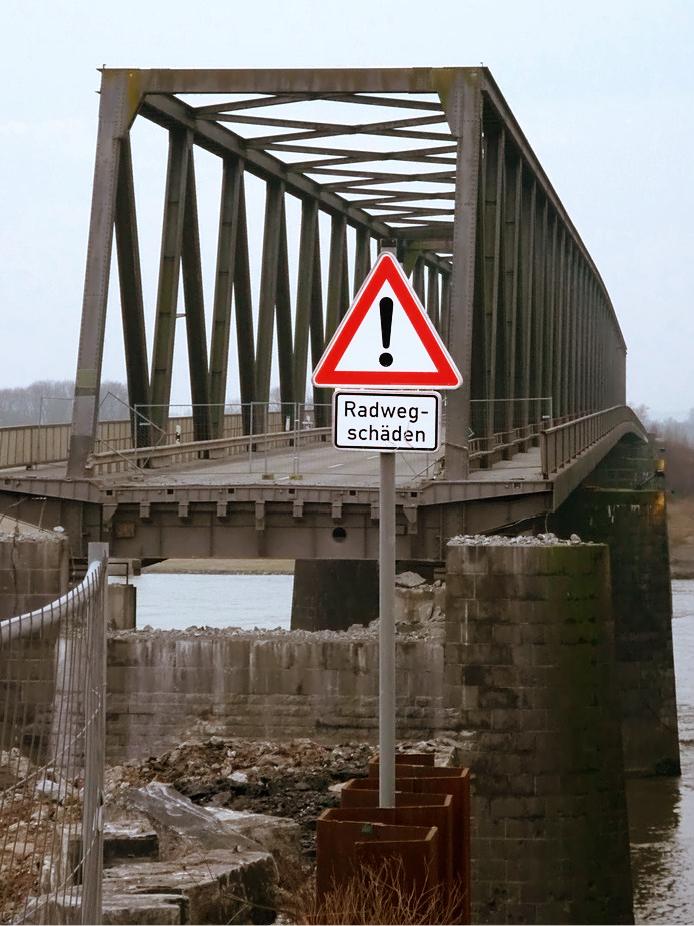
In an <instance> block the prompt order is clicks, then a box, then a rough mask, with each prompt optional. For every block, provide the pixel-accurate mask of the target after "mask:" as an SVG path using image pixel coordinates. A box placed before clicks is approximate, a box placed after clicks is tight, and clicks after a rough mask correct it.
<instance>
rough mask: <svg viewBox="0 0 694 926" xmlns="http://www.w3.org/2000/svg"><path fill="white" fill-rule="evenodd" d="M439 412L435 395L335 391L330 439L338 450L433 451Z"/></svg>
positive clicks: (439, 418)
mask: <svg viewBox="0 0 694 926" xmlns="http://www.w3.org/2000/svg"><path fill="white" fill-rule="evenodd" d="M440 411H441V396H440V395H439V394H438V393H437V392H409V393H408V392H395V393H394V392H362V391H359V392H357V391H354V392H347V391H340V392H335V395H334V397H333V440H334V443H335V446H336V447H337V448H338V449H340V450H407V451H417V450H426V451H428V452H432V451H434V450H438V449H439V423H440V420H441V414H440Z"/></svg>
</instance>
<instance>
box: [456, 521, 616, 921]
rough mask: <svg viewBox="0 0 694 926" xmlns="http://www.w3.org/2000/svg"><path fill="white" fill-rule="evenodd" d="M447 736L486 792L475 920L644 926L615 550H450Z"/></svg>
mask: <svg viewBox="0 0 694 926" xmlns="http://www.w3.org/2000/svg"><path fill="white" fill-rule="evenodd" d="M446 582H447V591H446V644H445V673H446V677H445V703H446V715H447V718H446V719H447V726H449V727H452V728H457V729H458V730H463V731H466V740H467V743H468V747H467V753H468V754H467V756H466V757H465V758H464V759H463V762H464V764H466V765H469V766H470V767H471V768H472V770H473V772H474V779H473V816H474V820H473V834H472V861H473V884H474V885H475V888H474V896H473V904H474V911H473V920H474V921H475V922H479V923H512V922H513V923H519V922H525V923H548V922H562V923H605V922H609V923H627V922H632V901H631V873H630V861H629V844H628V835H627V812H626V801H625V792H624V770H623V760H622V746H621V728H620V722H619V710H618V700H617V685H616V681H617V680H616V672H615V666H614V628H613V622H612V611H611V600H610V579H609V563H608V552H607V549H606V548H605V547H604V546H597V545H595V546H594V545H585V544H575V545H561V544H556V543H555V544H543V543H541V542H539V541H537V540H532V541H530V542H527V543H522V542H519V543H513V544H509V542H508V541H504V540H503V539H496V538H495V539H494V540H491V542H490V543H488V544H455V543H454V544H450V545H449V547H448V560H447V579H446Z"/></svg>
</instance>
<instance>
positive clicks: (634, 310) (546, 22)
mask: <svg viewBox="0 0 694 926" xmlns="http://www.w3.org/2000/svg"><path fill="white" fill-rule="evenodd" d="M2 34H3V42H2V56H1V57H0V74H1V77H2V88H3V91H2V102H1V103H0V189H1V190H2V196H1V199H0V201H1V207H2V208H1V209H0V386H18V385H24V384H27V383H29V382H31V381H32V380H35V379H49V378H52V379H63V378H71V377H73V376H74V370H75V358H76V351H77V341H78V335H79V321H80V308H81V298H82V283H83V272H84V258H85V249H86V240H87V224H88V214H89V203H90V193H91V179H92V178H91V175H92V169H93V155H94V140H95V131H96V115H97V104H98V97H97V95H96V93H95V90H96V89H97V88H98V85H99V75H98V73H97V72H96V70H95V68H96V67H98V66H101V65H102V64H106V65H108V66H109V67H118V66H121V67H123V66H130V67H142V68H145V67H200V68H204V67H282V66H286V67H313V66H315V67H393V66H398V67H415V66H422V67H429V66H454V65H463V66H465V65H477V64H479V63H480V62H483V63H484V64H485V65H487V66H488V67H489V68H490V69H491V71H492V73H493V75H494V77H495V78H496V81H497V83H498V84H499V86H500V87H501V90H502V92H503V93H504V95H505V96H506V99H507V101H508V103H509V105H510V106H511V108H512V110H513V112H514V113H515V115H516V117H517V118H518V121H519V122H520V124H521V126H522V127H523V129H524V131H525V133H526V135H527V137H528V138H529V140H530V143H531V144H532V145H533V147H534V149H535V151H536V153H537V155H538V157H539V159H540V161H541V163H542V164H543V166H544V168H545V170H546V171H547V173H548V175H549V177H550V179H551V180H552V182H553V184H554V186H555V188H556V190H557V192H558V193H559V196H560V197H561V198H562V200H563V202H564V204H565V206H566V208H567V210H568V212H569V214H570V215H571V217H572V218H573V220H574V223H575V225H576V226H577V228H578V230H579V232H580V234H581V236H582V237H583V240H584V241H585V243H586V245H587V247H588V249H589V251H590V252H591V254H592V256H593V258H594V260H595V263H596V264H597V266H598V268H599V270H600V272H601V274H602V276H603V279H604V280H605V283H606V285H607V287H608V290H609V292H610V294H611V297H612V301H613V303H614V305H615V308H616V311H617V315H618V317H619V320H620V323H621V326H622V330H623V332H624V335H625V338H626V341H627V345H628V349H629V354H628V396H629V400H630V401H631V402H632V403H634V404H645V405H648V406H649V407H650V408H651V410H652V411H653V412H654V413H656V414H673V415H678V416H681V415H685V414H686V413H687V412H688V410H689V409H690V407H692V406H694V377H693V376H692V359H691V357H692V344H693V343H694V318H693V316H692V312H691V305H692V295H691V292H692V268H693V267H694V261H693V260H692V244H693V238H692V232H691V229H692V223H693V222H694V186H693V185H692V182H691V172H692V149H693V148H694V129H693V120H692V107H693V105H694V66H693V63H692V47H693V44H694V2H690V0H680V2H677V0H670V2H668V0H659V2H657V3H656V2H653V0H651V2H640V0H638V2H626V0H602V2H594V0H581V2H580V3H562V2H556V0H555V2H540V0H522V2H521V0H513V2H503V0H497V2H486V3H483V2H481V0H476V2H468V0H457V2H456V0H438V2H436V3H426V2H423V0H398V2H397V3H386V2H378V0H370V2H364V0H343V2H335V0H321V2H309V0H287V2H280V0H258V2H256V3H251V2H248V0H243V2H235V0H227V2H222V0H205V2H203V3H193V2H192V0H187V2H181V0H137V2H133V0H117V2H115V0H114V2H110V3H103V2H100V0H88V2H82V0H76V2H69V0H67V2H31V0H23V2H15V0H4V2H3V4H2ZM141 144H144V142H142V143H141ZM152 144H153V145H154V143H152ZM154 150H155V149H154V148H152V151H154ZM157 153H158V154H159V153H160V154H161V155H162V156H164V155H165V147H164V148H162V149H161V151H159V149H157ZM153 160H154V155H152V161H153ZM147 166H148V165H147V164H146V165H145V167H147ZM136 167H137V164H136ZM149 168H150V172H149V173H147V172H146V171H145V173H144V179H140V180H139V181H138V182H139V187H138V194H140V192H142V197H143V199H144V200H145V202H144V213H143V212H142V210H141V214H140V221H141V223H143V224H144V225H145V226H146V228H145V229H144V230H143V231H142V234H143V239H144V240H143V263H144V262H145V260H146V259H147V260H149V259H150V255H149V253H148V252H147V248H148V247H149V248H150V250H153V251H155V252H156V246H157V242H158V236H159V234H160V227H161V225H160V223H161V212H160V209H161V191H162V190H163V175H164V165H163V163H162V164H161V166H160V167H157V169H156V171H155V169H154V167H153V166H152V164H149ZM148 178H149V179H148ZM148 200H149V201H151V204H152V208H151V215H150V213H149V212H148V208H149V206H148ZM155 201H156V202H157V203H158V207H157V208H158V209H159V211H158V212H156V210H155V209H154V203H155ZM205 215H206V213H205V211H204V210H203V209H202V207H201V220H202V221H203V224H204V225H205V227H203V228H201V236H202V239H203V261H205V257H206V250H211V249H212V248H213V245H214V240H215V235H216V228H214V223H213V222H212V221H211V219H210V222H209V225H206V224H205ZM210 216H212V210H210ZM208 242H209V244H208ZM151 256H152V258H154V259H153V260H152V263H156V253H153V254H152V255H151ZM155 269H156V268H155ZM152 281H153V277H150V275H149V271H148V272H147V274H146V276H145V288H146V293H145V295H146V299H147V308H148V311H149V313H150V315H151V312H152V306H153V297H154V293H153V291H152ZM116 295H117V291H116ZM112 308H113V309H115V311H114V310H112V311H111V312H110V315H109V324H108V337H107V345H106V352H105V359H104V371H103V373H104V378H118V379H123V378H124V364H123V358H122V340H121V335H120V331H119V320H118V318H117V303H116V305H115V306H113V307H112ZM179 340H183V338H179ZM463 372H465V371H463ZM174 389H175V393H174V397H173V398H174V401H179V402H184V401H186V400H187V397H188V396H187V390H186V387H185V384H184V382H183V379H182V378H181V376H178V377H177V378H176V380H175V384H174Z"/></svg>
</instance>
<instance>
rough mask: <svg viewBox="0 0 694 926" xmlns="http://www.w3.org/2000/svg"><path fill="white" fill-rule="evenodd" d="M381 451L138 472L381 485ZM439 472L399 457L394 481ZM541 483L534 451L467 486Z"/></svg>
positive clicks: (194, 480) (172, 480)
mask: <svg viewBox="0 0 694 926" xmlns="http://www.w3.org/2000/svg"><path fill="white" fill-rule="evenodd" d="M378 457H379V455H378V453H377V452H375V451H374V452H373V453H366V452H355V451H349V450H335V449H333V448H332V447H330V446H327V445H321V446H319V447H312V448H310V449H305V450H301V453H300V455H299V456H298V457H297V456H295V455H294V453H293V452H292V450H291V449H289V450H275V451H269V452H268V454H267V456H265V455H263V456H262V457H261V458H260V459H255V460H253V461H250V462H249V460H248V459H244V458H242V457H227V458H225V459H220V460H200V461H197V462H195V463H188V464H183V465H176V466H172V467H166V468H163V469H151V470H145V471H144V472H143V474H142V475H140V474H139V473H138V474H137V482H138V483H139V484H140V485H177V486H182V485H209V486H213V485H215V486H223V485H255V484H257V483H258V482H259V481H264V482H267V481H269V482H271V483H280V484H281V483H286V482H291V481H293V480H294V479H298V480H301V481H303V482H304V483H306V484H311V485H325V486H340V485H345V484H348V483H349V484H352V485H359V486H376V485H378V481H379V466H378ZM439 469H440V466H439V464H438V458H437V457H436V456H435V455H434V454H422V453H398V454H396V481H397V484H398V485H401V486H404V485H412V484H415V483H420V482H422V481H428V480H430V479H432V478H433V477H434V475H435V474H436V472H437V471H438V470H439ZM100 478H101V480H103V481H108V482H111V481H113V482H114V483H116V484H123V483H127V482H129V481H131V478H132V477H131V476H129V475H128V473H118V474H114V475H113V476H102V477H100ZM509 478H512V479H513V480H514V481H516V480H525V479H532V480H540V479H542V473H541V469H540V452H539V449H538V448H533V449H532V450H530V451H529V452H528V453H519V454H517V455H516V456H515V457H514V458H513V459H512V460H503V461H501V462H500V463H497V464H495V465H494V466H493V467H492V468H491V469H488V470H477V471H475V472H474V473H472V474H471V475H470V478H469V479H468V480H467V481H469V482H505V481H507V480H508V479H509Z"/></svg>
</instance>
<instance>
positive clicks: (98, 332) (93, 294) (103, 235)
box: [67, 72, 130, 479]
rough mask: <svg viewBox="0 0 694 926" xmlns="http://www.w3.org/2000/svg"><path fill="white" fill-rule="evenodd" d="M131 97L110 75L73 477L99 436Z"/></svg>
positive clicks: (87, 283) (99, 151)
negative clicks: (117, 215) (116, 226)
mask: <svg viewBox="0 0 694 926" xmlns="http://www.w3.org/2000/svg"><path fill="white" fill-rule="evenodd" d="M126 100H127V78H126V76H125V74H122V73H121V72H118V73H117V74H114V75H109V77H108V78H106V76H105V75H104V77H103V78H102V83H101V96H100V99H99V129H98V134H97V139H96V158H95V166H94V184H93V187H92V204H91V214H90V218H89V246H88V248H87V266H86V270H85V276H84V296H83V300H82V322H81V326H80V340H79V348H78V352H77V371H76V374H75V401H74V403H73V407H72V430H71V436H70V449H69V457H68V465H67V475H68V476H69V477H70V478H73V479H74V478H80V477H82V476H84V474H85V472H86V465H87V458H88V456H89V454H90V453H91V450H92V448H93V446H94V439H95V437H96V427H97V420H98V415H99V388H100V385H101V364H102V360H103V355H104V334H105V330H106V303H107V301H108V284H109V275H110V270H111V251H112V248H113V225H114V221H115V211H116V186H117V183H118V173H119V169H118V168H119V161H120V154H121V138H122V137H123V135H124V134H125V132H126V131H127V129H128V124H129V117H130V113H129V111H128V107H127V104H126Z"/></svg>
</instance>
